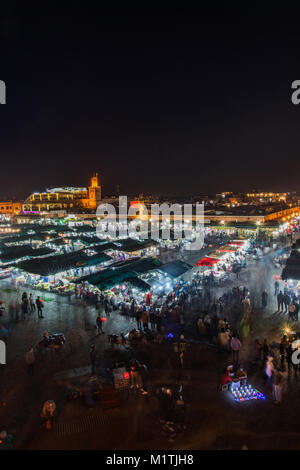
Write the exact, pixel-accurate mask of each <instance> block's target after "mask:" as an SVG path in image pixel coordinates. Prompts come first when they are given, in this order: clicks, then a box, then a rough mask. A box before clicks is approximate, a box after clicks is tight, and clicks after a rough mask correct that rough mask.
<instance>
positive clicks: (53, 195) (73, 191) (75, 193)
mask: <svg viewBox="0 0 300 470" xmlns="http://www.w3.org/2000/svg"><path fill="white" fill-rule="evenodd" d="M100 200H101V186H100V185H99V179H98V173H96V174H95V175H94V176H93V177H92V178H91V183H90V186H89V187H88V188H74V187H64V188H52V189H47V191H45V192H42V193H32V194H30V196H29V197H28V198H27V199H26V200H25V201H24V203H23V205H22V211H23V212H44V211H46V212H48V211H57V210H65V211H70V210H71V211H73V210H84V209H89V210H96V208H97V205H98V204H99V202H100Z"/></svg>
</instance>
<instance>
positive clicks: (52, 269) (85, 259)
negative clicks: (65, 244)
mask: <svg viewBox="0 0 300 470" xmlns="http://www.w3.org/2000/svg"><path fill="white" fill-rule="evenodd" d="M108 260H111V258H110V256H108V255H106V254H105V253H98V254H96V255H94V256H88V255H87V254H86V253H85V252H84V250H79V251H75V252H72V253H66V254H63V255H57V256H49V257H47V258H40V259H34V260H28V261H22V262H21V263H19V265H18V267H19V268H21V269H23V270H24V271H27V272H29V273H33V274H38V275H41V276H48V275H51V274H57V273H60V272H64V271H68V270H69V269H72V268H81V267H85V266H93V265H96V264H100V263H103V262H105V261H108Z"/></svg>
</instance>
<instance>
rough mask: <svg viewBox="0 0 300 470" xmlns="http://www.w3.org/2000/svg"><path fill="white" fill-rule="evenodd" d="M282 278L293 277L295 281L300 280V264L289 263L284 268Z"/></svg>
mask: <svg viewBox="0 0 300 470" xmlns="http://www.w3.org/2000/svg"><path fill="white" fill-rule="evenodd" d="M281 278H282V279H283V280H285V281H286V280H287V279H293V280H295V281H300V264H299V265H294V266H292V265H289V266H286V267H285V268H283V270H282V274H281Z"/></svg>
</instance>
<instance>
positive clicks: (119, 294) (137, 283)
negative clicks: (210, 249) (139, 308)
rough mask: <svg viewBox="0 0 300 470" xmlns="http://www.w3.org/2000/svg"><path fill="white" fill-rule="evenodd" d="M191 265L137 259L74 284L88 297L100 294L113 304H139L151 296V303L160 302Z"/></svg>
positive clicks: (151, 259)
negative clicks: (88, 294) (89, 294)
mask: <svg viewBox="0 0 300 470" xmlns="http://www.w3.org/2000/svg"><path fill="white" fill-rule="evenodd" d="M191 268H192V266H191V265H189V264H188V263H185V262H183V261H181V260H177V261H173V262H170V263H166V264H162V263H161V262H160V261H159V260H158V259H154V258H149V257H148V258H141V259H131V260H127V261H124V262H119V263H115V264H113V265H112V266H110V267H109V268H107V269H105V270H103V271H101V272H98V273H95V274H92V275H89V276H86V277H82V278H80V279H78V280H76V284H77V285H78V286H80V288H82V289H84V290H85V291H89V292H91V293H95V292H102V293H104V294H105V295H106V296H107V297H108V298H110V299H111V300H112V303H113V304H116V305H119V304H120V303H125V304H126V303H128V307H129V302H130V301H131V300H130V299H131V298H132V296H134V298H135V301H136V302H137V303H138V304H141V303H143V302H144V301H145V297H147V296H148V295H149V293H150V292H151V296H152V301H153V300H156V301H157V302H158V303H159V299H162V298H163V297H164V296H165V295H166V294H168V293H169V292H171V291H172V290H173V289H174V286H175V284H176V283H177V282H178V280H179V279H180V278H181V277H182V276H183V275H184V274H185V273H186V272H187V271H189V270H190V269H191Z"/></svg>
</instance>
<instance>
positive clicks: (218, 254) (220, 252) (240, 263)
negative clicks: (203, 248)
mask: <svg viewBox="0 0 300 470" xmlns="http://www.w3.org/2000/svg"><path fill="white" fill-rule="evenodd" d="M250 249H251V248H250V241H249V240H247V239H236V240H232V241H230V242H228V243H227V244H226V245H224V246H221V247H219V248H218V249H216V250H215V251H212V252H210V253H208V255H207V256H205V257H203V258H202V259H200V260H199V261H198V262H197V263H196V265H195V266H196V267H197V268H198V269H197V270H196V271H195V275H196V276H199V274H200V275H201V276H202V278H203V281H205V280H208V279H212V278H213V279H214V281H216V282H219V283H220V282H221V281H222V280H225V279H227V278H228V276H230V274H231V273H238V272H239V270H240V269H241V268H243V267H245V266H246V259H247V253H249V250H250Z"/></svg>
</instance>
